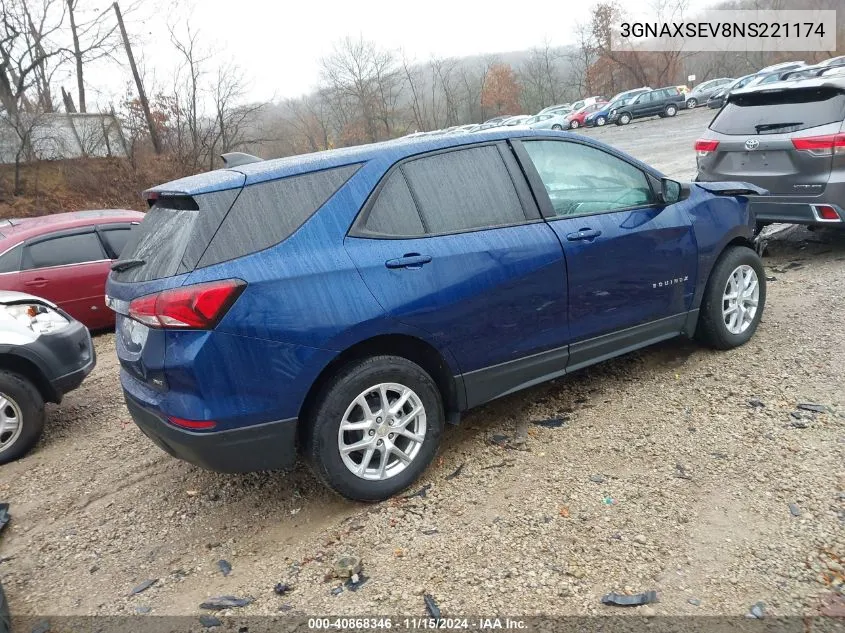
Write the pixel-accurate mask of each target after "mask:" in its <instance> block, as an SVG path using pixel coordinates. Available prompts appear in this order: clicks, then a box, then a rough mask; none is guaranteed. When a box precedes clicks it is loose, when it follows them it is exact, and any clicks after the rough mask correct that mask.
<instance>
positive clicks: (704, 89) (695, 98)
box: [686, 77, 734, 109]
mask: <svg viewBox="0 0 845 633" xmlns="http://www.w3.org/2000/svg"><path fill="white" fill-rule="evenodd" d="M733 81H734V80H733V79H731V78H730V77H720V78H719V79H711V80H709V81H704V82H702V83H700V84H698V85H697V86H696V87H695V88H693V89H692V90H690V92H689V93H688V94H687V95H686V98H687V108H690V109H692V108H695V107H696V106H699V105H701V104H702V103H707V99H709V98H710V95H712V94H713V93H714V92H718V91H719V90H720V89H721V88H724V87H726V86H727V85H728V84H730V83H732V82H733Z"/></svg>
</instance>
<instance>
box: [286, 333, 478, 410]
mask: <svg viewBox="0 0 845 633" xmlns="http://www.w3.org/2000/svg"><path fill="white" fill-rule="evenodd" d="M379 355H389V356H400V357H402V358H404V359H406V360H409V361H411V362H412V363H416V364H417V365H419V366H420V367H422V368H423V369H424V370H425V371H426V372H427V373H428V374H429V375H430V376H431V377H432V379H433V380H434V382H435V384H436V385H437V388H438V389H439V390H440V395H441V397H442V398H443V408H444V409H445V412H446V419H447V421H449V422H451V423H453V424H457V422H458V421H459V414H460V412H461V411H463V410H464V409H466V393H465V391H464V386H463V381H462V380H461V379H460V377H456V376H454V375H453V374H452V370H451V368H450V365H449V363H448V362H447V360H446V358H445V357H444V356H443V354H441V352H440V351H439V350H438V349H437V348H436V347H434V346H433V345H431V344H430V343H428V342H426V341H424V340H422V339H420V338H417V337H415V336H411V335H409V334H381V335H378V336H374V337H371V338H368V339H365V340H362V341H359V342H357V343H355V344H353V345H351V346H350V347H348V348H346V349H345V350H344V351H342V352H341V353H340V354H338V355H337V356H336V357H335V358H334V359H332V361H331V362H330V363H329V364H328V365H326V366H325V367H324V368H323V370H322V371H321V372H320V373H319V375H318V376H317V378H316V380H314V382H313V383H312V385H311V388H310V389H309V390H308V394H307V395H306V396H305V399H304V400H303V402H302V406H301V408H300V411H299V419H300V420H305V419H307V416H308V413H309V411H310V410H311V409H312V408H313V406H314V404H315V401H316V398H317V394H319V392H320V390H321V389H322V387H323V385H325V384H326V382H328V381H329V380H331V378H332V377H333V376H334V375H335V374H337V372H338V371H340V370H341V369H342V368H343V367H345V366H346V365H348V364H349V363H351V362H353V361H356V360H361V359H363V358H368V357H370V356H379Z"/></svg>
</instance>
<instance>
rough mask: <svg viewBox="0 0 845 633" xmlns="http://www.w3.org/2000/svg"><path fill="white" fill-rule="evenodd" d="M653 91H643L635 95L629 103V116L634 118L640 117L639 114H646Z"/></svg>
mask: <svg viewBox="0 0 845 633" xmlns="http://www.w3.org/2000/svg"><path fill="white" fill-rule="evenodd" d="M652 96H653V93H651V92H645V93H643V94H641V95H640V96H639V97H637V98H636V99H635V100H634V102H633V103H632V104H631V108H630V110H631V116H633V117H634V118H637V117H641V116H648V113H649V109H650V108H651V97H652Z"/></svg>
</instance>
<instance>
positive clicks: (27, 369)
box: [0, 354, 62, 404]
mask: <svg viewBox="0 0 845 633" xmlns="http://www.w3.org/2000/svg"><path fill="white" fill-rule="evenodd" d="M0 371H8V372H10V373H13V374H18V375H19V376H23V377H24V378H26V379H27V380H28V381H29V382H31V383H32V384H33V385H35V388H36V389H37V390H38V393H40V394H41V397H42V398H43V399H44V401H45V402H55V403H56V404H58V403H59V402H61V399H62V398H61V395H60V394H58V393H57V392H56V390H55V389H54V388H53V386H52V385H51V384H50V381H49V380H47V378H46V376H44V372H42V371H41V369H40V368H39V367H38V365H36V364H35V363H34V362H33V361H31V360H29V359H28V358H26V357H24V356H20V355H19V354H0Z"/></svg>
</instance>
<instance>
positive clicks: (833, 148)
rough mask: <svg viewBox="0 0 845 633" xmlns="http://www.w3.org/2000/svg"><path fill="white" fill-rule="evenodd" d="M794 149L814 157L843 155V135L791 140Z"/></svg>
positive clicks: (844, 139)
mask: <svg viewBox="0 0 845 633" xmlns="http://www.w3.org/2000/svg"><path fill="white" fill-rule="evenodd" d="M792 145H793V146H795V149H797V150H801V151H802V152H809V153H810V154H813V155H815V156H832V155H833V154H845V134H826V135H824V136H805V137H803V138H794V139H792Z"/></svg>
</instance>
